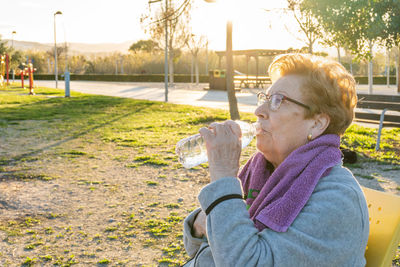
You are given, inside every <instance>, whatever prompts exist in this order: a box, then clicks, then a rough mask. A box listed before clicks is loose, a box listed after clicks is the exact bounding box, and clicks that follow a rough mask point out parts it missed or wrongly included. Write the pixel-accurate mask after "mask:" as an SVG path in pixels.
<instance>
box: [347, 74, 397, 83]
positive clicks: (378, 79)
mask: <svg viewBox="0 0 400 267" xmlns="http://www.w3.org/2000/svg"><path fill="white" fill-rule="evenodd" d="M354 78H355V79H356V81H357V82H358V83H359V84H368V77H366V76H356V77H354ZM373 80H374V84H387V78H386V76H374V77H373ZM389 83H390V84H394V85H395V84H396V76H390V77H389Z"/></svg>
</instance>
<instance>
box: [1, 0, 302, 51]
mask: <svg viewBox="0 0 400 267" xmlns="http://www.w3.org/2000/svg"><path fill="white" fill-rule="evenodd" d="M177 1H181V0H177ZM218 1H219V2H218V3H206V2H205V1H204V0H193V3H194V4H193V11H192V17H191V24H192V25H191V27H192V31H193V33H194V34H196V35H205V36H207V38H208V40H209V48H210V49H212V50H224V49H225V47H226V39H225V38H226V21H227V20H228V19H231V20H232V22H233V49H234V50H239V49H287V48H289V47H293V48H300V47H302V46H305V44H304V43H303V42H301V41H300V40H298V38H296V37H295V36H296V35H297V36H299V33H298V27H297V25H296V23H295V21H294V19H293V18H292V17H291V16H290V14H287V13H286V14H285V13H283V11H282V10H281V8H284V7H285V6H286V0H218ZM163 2H164V0H163ZM160 4H161V3H154V4H152V5H151V8H152V9H153V8H156V7H157V5H160ZM0 6H1V7H3V8H4V7H5V8H6V9H7V7H8V6H9V7H10V9H9V11H6V10H4V9H3V10H2V12H1V16H0V34H1V35H2V38H3V39H12V38H14V40H20V41H33V42H40V43H54V13H55V12H56V11H58V10H59V11H61V12H62V13H63V14H62V15H57V16H56V29H57V30H56V32H57V34H56V35H57V42H65V41H67V42H74V43H122V42H126V41H132V42H135V41H138V40H140V39H149V36H148V35H147V34H146V33H145V29H144V25H143V24H141V23H140V17H141V15H142V14H143V13H146V11H147V10H148V7H149V4H148V0H113V1H110V0H18V1H12V2H11V1H9V0H0ZM266 9H267V10H273V11H266ZM13 31H16V34H14V36H13V35H12V32H13Z"/></svg>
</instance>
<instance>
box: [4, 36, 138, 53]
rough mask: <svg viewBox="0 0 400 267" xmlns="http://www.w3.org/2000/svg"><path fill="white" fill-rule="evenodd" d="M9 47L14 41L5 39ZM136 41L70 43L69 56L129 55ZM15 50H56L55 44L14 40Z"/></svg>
mask: <svg viewBox="0 0 400 267" xmlns="http://www.w3.org/2000/svg"><path fill="white" fill-rule="evenodd" d="M3 41H5V42H6V43H7V46H11V45H12V40H10V39H4V40H3ZM133 43H134V41H126V42H123V43H99V44H86V43H68V48H69V51H68V52H69V54H72V55H74V54H85V55H88V54H111V53H122V54H127V53H128V49H129V47H130V46H131V45H132V44H133ZM63 45H65V44H64V43H58V44H57V46H63ZM14 48H15V49H16V50H22V51H27V50H32V51H49V50H51V49H54V44H49V43H39V42H31V41H18V40H14Z"/></svg>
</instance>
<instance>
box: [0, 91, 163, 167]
mask: <svg viewBox="0 0 400 267" xmlns="http://www.w3.org/2000/svg"><path fill="white" fill-rule="evenodd" d="M153 105H158V103H156V102H150V101H146V100H143V101H132V100H130V99H123V98H114V97H107V96H79V97H72V98H69V99H67V98H51V99H45V100H39V101H37V102H34V103H27V104H22V105H18V106H14V107H5V108H0V113H1V114H2V115H1V117H0V119H2V120H5V121H7V122H8V124H12V123H15V122H16V121H23V120H48V121H52V120H61V121H62V125H61V126H60V127H63V126H64V127H66V128H67V129H68V127H69V129H71V128H74V129H82V122H84V124H94V125H93V126H91V127H89V128H87V129H83V130H80V131H79V130H78V131H77V132H75V133H72V134H70V135H69V136H67V137H65V138H63V139H62V140H60V141H57V142H55V143H53V144H50V145H47V146H45V147H43V148H40V149H36V150H33V151H31V152H27V153H23V154H21V155H18V156H16V157H14V158H12V159H9V160H7V159H2V160H0V165H9V164H16V163H18V162H19V161H21V160H23V159H24V158H27V157H31V156H34V155H36V154H38V153H41V152H43V151H46V150H48V149H51V148H53V147H57V146H59V145H62V144H63V143H66V142H69V141H71V140H74V139H76V138H78V137H81V136H83V135H86V134H88V133H90V132H93V131H94V130H96V129H99V128H102V127H104V126H107V125H109V124H112V123H114V122H116V121H119V120H121V119H124V118H126V117H129V116H132V115H134V114H138V113H142V112H143V111H145V110H146V109H148V108H150V107H151V106H153ZM49 123H51V122H49ZM57 129H58V128H57Z"/></svg>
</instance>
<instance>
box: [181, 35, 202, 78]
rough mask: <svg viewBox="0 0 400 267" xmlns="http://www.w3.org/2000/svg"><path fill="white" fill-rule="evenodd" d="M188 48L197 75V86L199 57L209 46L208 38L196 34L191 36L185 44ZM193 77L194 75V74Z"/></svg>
mask: <svg viewBox="0 0 400 267" xmlns="http://www.w3.org/2000/svg"><path fill="white" fill-rule="evenodd" d="M185 44H186V47H187V48H188V49H189V51H190V54H191V55H192V61H193V65H194V69H195V74H196V84H199V61H198V55H199V52H200V50H201V49H202V48H204V47H205V46H206V44H207V38H206V37H205V36H203V35H201V36H196V35H195V34H190V35H189V36H188V38H187V40H186V42H185ZM192 75H193V74H192Z"/></svg>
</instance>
